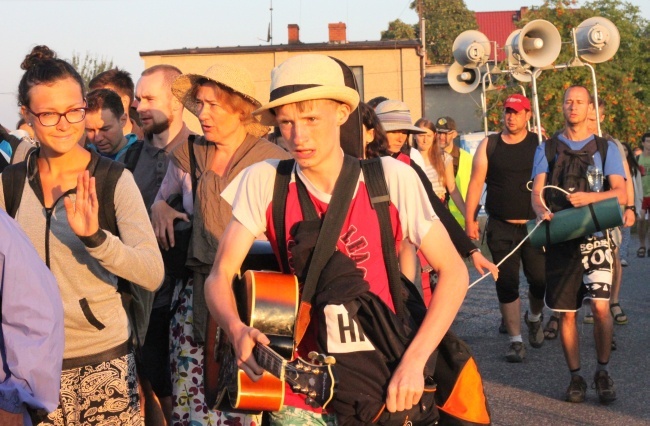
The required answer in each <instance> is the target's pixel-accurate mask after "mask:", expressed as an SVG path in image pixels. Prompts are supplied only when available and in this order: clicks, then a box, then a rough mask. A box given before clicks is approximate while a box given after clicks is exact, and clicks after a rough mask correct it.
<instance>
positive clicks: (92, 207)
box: [63, 170, 99, 237]
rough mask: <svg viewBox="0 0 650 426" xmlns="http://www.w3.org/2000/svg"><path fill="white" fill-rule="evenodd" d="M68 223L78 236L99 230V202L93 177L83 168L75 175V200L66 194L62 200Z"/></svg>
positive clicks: (86, 235)
mask: <svg viewBox="0 0 650 426" xmlns="http://www.w3.org/2000/svg"><path fill="white" fill-rule="evenodd" d="M63 204H64V206H65V211H66V214H67V216H68V223H69V224H70V228H71V229H72V232H74V233H75V235H77V236H78V237H88V236H91V235H93V234H95V233H96V232H97V231H98V230H99V202H98V201H97V190H96V188H95V178H94V177H90V172H89V171H88V170H85V171H84V172H83V173H79V176H78V177H77V196H76V198H75V201H72V199H71V198H70V197H69V196H68V197H65V199H64V200H63Z"/></svg>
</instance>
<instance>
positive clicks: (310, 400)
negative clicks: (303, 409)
mask: <svg viewBox="0 0 650 426" xmlns="http://www.w3.org/2000/svg"><path fill="white" fill-rule="evenodd" d="M305 403H307V404H308V405H311V406H312V407H318V404H317V403H316V401H314V400H313V399H312V398H307V399H305Z"/></svg>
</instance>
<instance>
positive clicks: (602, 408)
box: [452, 234, 650, 426]
mask: <svg viewBox="0 0 650 426" xmlns="http://www.w3.org/2000/svg"><path fill="white" fill-rule="evenodd" d="M638 246H639V244H638V240H637V238H636V235H634V234H633V235H632V241H631V243H630V255H629V257H628V258H627V260H628V262H629V266H628V267H625V268H623V284H622V288H621V295H620V303H621V306H622V308H623V309H624V311H625V313H626V314H627V316H628V323H627V324H626V325H614V333H615V336H616V342H617V347H618V348H617V350H616V351H614V352H612V357H611V360H610V367H609V371H610V375H611V377H612V378H613V380H614V383H615V387H616V392H617V396H618V399H617V400H616V401H615V402H613V403H612V404H610V405H601V404H600V403H599V402H598V397H597V395H596V391H595V390H594V389H592V387H591V384H592V383H593V375H594V373H595V371H596V352H595V347H594V339H593V325H588V324H583V323H582V316H583V315H584V309H582V310H581V312H580V313H579V319H578V330H579V333H580V348H581V360H582V375H583V377H584V378H585V380H586V381H587V383H588V389H587V399H586V401H585V402H584V403H581V404H572V403H569V402H564V394H565V391H566V388H567V387H568V385H569V380H570V375H569V371H568V368H567V366H566V363H565V361H564V356H563V354H562V346H561V343H560V340H559V338H557V339H555V340H551V341H548V340H547V341H545V343H544V345H543V346H542V347H541V348H539V349H534V348H532V347H531V346H530V345H529V344H528V329H527V327H526V326H525V324H524V323H523V316H524V312H525V310H526V308H527V306H528V298H527V290H528V286H527V283H526V280H525V278H524V276H523V274H521V282H522V284H521V285H520V294H521V299H522V312H521V317H522V337H523V340H524V342H525V344H526V349H527V355H526V359H525V360H524V362H523V363H520V364H511V363H508V362H506V360H505V356H504V355H505V352H506V350H507V348H508V344H509V343H508V337H507V335H505V334H499V333H498V326H499V322H500V318H501V314H500V312H499V308H498V302H497V297H496V291H495V288H494V281H493V280H492V278H491V277H488V278H486V279H484V280H483V281H481V282H479V283H478V284H476V285H475V286H474V287H472V288H471V289H470V290H469V292H468V294H467V298H466V300H465V302H464V304H463V307H462V309H461V311H460V313H459V314H458V316H457V318H456V320H455V322H454V325H453V326H452V330H453V331H454V332H455V333H456V334H458V335H459V336H460V337H461V338H462V339H463V340H465V341H466V342H467V343H468V344H469V345H470V347H471V349H472V351H473V354H474V356H475V358H476V361H477V363H478V366H479V369H480V371H481V373H482V376H483V384H484V387H485V390H486V394H487V397H488V402H489V405H490V409H491V413H492V424H493V425H495V426H500V425H507V426H515V425H517V426H519V425H522V426H523V425H536V426H537V425H626V426H627V425H630V426H634V425H650V355H649V354H648V353H649V352H650V333H649V331H650V315H648V314H647V312H650V279H649V277H650V258H648V257H646V258H637V257H636V249H637V248H638ZM478 277H479V275H478V273H477V272H476V271H475V270H474V269H473V268H470V282H473V281H474V280H475V279H476V278H478ZM549 314H550V311H549V310H548V309H545V310H544V316H545V318H544V323H546V319H548V316H549Z"/></svg>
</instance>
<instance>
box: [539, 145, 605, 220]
mask: <svg viewBox="0 0 650 426" xmlns="http://www.w3.org/2000/svg"><path fill="white" fill-rule="evenodd" d="M607 145H608V142H607V140H606V139H604V138H601V137H598V136H594V139H592V140H590V141H589V142H587V144H586V145H585V146H584V147H583V148H582V149H579V150H573V149H571V148H570V147H569V146H568V145H567V144H565V143H564V142H562V141H560V139H559V138H558V137H557V135H556V136H553V137H552V138H551V139H549V140H547V141H546V150H545V155H546V160H547V161H548V170H549V171H548V179H547V182H546V184H547V185H554V186H558V187H560V188H562V189H565V190H566V191H568V192H570V193H574V192H590V191H591V189H590V187H589V182H588V181H587V169H588V167H589V166H591V165H594V158H593V157H594V154H595V153H596V152H598V153H600V158H601V160H602V167H603V169H604V168H605V160H606V159H607ZM607 189H609V184H608V181H607V179H604V181H603V190H604V191H606V190H607ZM544 192H545V193H544V197H545V199H546V204H547V205H548V207H549V208H550V209H551V211H552V212H557V211H560V210H564V209H567V208H570V207H572V204H571V203H570V202H569V200H567V199H566V194H565V193H564V192H562V191H557V190H553V189H549V190H547V191H544Z"/></svg>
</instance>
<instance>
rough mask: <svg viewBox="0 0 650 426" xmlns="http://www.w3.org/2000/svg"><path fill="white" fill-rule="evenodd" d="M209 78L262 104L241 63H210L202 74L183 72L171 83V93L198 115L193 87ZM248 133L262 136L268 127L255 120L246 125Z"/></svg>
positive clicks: (246, 98)
mask: <svg viewBox="0 0 650 426" xmlns="http://www.w3.org/2000/svg"><path fill="white" fill-rule="evenodd" d="M205 79H207V80H209V81H212V82H214V83H216V84H217V85H218V86H219V87H221V88H223V89H225V90H227V91H231V92H234V93H236V94H238V95H240V96H241V97H242V98H244V99H245V100H246V101H248V102H250V103H251V104H253V106H254V107H259V106H260V105H262V103H261V102H260V101H258V100H257V98H256V97H255V84H254V83H253V77H252V76H251V74H250V72H249V71H248V70H247V69H246V68H244V67H242V66H241V65H237V64H233V63H218V64H215V65H212V66H211V67H210V68H208V70H207V71H206V72H205V73H203V74H183V75H179V76H178V77H176V79H175V80H174V82H173V83H172V93H173V94H174V96H176V98H178V100H179V101H181V103H182V104H183V106H184V107H185V108H186V109H187V110H188V111H190V112H191V113H192V114H194V115H196V116H197V117H198V115H199V114H198V110H197V105H196V99H195V97H194V96H195V94H196V93H195V92H194V88H195V86H196V84H197V83H198V82H199V81H201V80H205ZM246 130H247V131H248V133H250V134H253V135H255V136H258V137H262V136H264V135H266V134H267V133H268V132H269V129H268V127H266V126H263V125H261V124H260V123H258V122H257V121H254V122H252V123H248V124H247V125H246Z"/></svg>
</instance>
